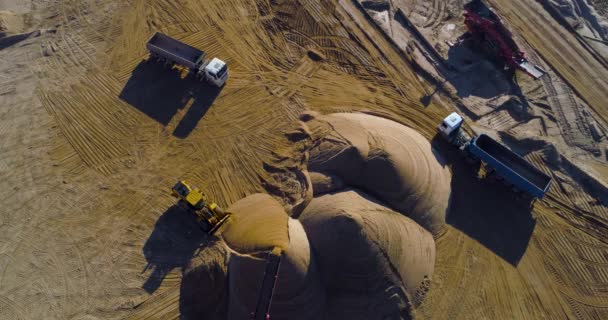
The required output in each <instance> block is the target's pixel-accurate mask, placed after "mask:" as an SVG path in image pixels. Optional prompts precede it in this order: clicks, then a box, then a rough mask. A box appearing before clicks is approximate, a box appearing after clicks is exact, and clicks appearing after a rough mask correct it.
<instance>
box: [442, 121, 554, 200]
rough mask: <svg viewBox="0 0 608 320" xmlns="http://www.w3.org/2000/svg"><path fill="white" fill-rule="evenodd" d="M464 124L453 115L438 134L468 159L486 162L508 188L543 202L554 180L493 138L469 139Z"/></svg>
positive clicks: (478, 137) (483, 136)
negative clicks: (513, 188) (510, 187)
mask: <svg viewBox="0 0 608 320" xmlns="http://www.w3.org/2000/svg"><path fill="white" fill-rule="evenodd" d="M463 122H464V120H463V118H462V117H461V116H460V115H459V114H458V113H456V112H453V113H452V114H450V115H449V116H447V117H446V118H445V119H444V120H443V122H442V123H441V124H440V125H439V127H437V131H438V132H439V135H441V136H442V137H443V138H444V139H446V140H447V141H448V142H450V143H451V144H453V145H454V146H456V147H458V148H459V149H460V150H461V151H462V152H464V153H465V154H466V155H467V156H468V157H471V158H473V159H477V160H480V161H483V162H484V163H485V165H486V168H488V167H489V168H490V169H491V170H493V171H494V173H495V174H497V175H498V176H499V177H501V178H502V179H503V180H504V181H505V182H506V183H507V184H510V185H512V186H513V187H515V188H516V189H517V190H519V191H521V192H523V193H524V194H526V195H528V196H529V197H530V198H531V199H540V198H542V197H543V196H544V195H545V193H546V192H547V190H548V189H549V185H550V184H551V177H549V176H548V175H546V174H545V173H544V172H542V171H541V170H539V169H538V168H536V167H535V166H533V165H532V164H531V163H529V162H528V161H526V160H525V159H524V158H522V157H521V156H519V155H518V154H516V153H515V152H513V151H511V150H510V149H509V148H507V147H505V146H503V145H502V144H500V143H498V142H497V141H496V140H494V139H492V138H491V137H490V136H487V135H485V134H481V135H478V136H475V137H471V136H469V135H468V134H467V133H466V132H465V131H464V130H463V129H462V124H463Z"/></svg>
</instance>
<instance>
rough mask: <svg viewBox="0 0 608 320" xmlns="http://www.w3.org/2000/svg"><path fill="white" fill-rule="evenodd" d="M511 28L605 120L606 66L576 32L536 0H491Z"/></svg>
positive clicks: (606, 98) (607, 98)
mask: <svg viewBox="0 0 608 320" xmlns="http://www.w3.org/2000/svg"><path fill="white" fill-rule="evenodd" d="M490 2H491V3H492V4H493V5H494V6H495V7H496V9H497V10H498V12H499V13H500V14H501V16H502V17H503V18H504V19H505V20H506V21H507V22H508V24H509V25H510V26H511V27H512V28H513V29H514V31H515V32H516V33H517V34H519V35H520V36H521V37H522V38H524V39H525V40H526V41H527V42H528V43H529V44H530V45H531V46H532V47H533V48H534V49H535V50H536V51H537V52H538V53H539V54H540V55H541V56H542V57H543V59H544V60H545V61H547V63H549V64H550V65H551V67H552V68H553V69H554V70H555V71H556V72H558V74H559V75H560V76H561V77H563V78H564V79H565V80H566V81H567V82H568V83H569V84H570V85H571V86H572V87H573V88H574V90H575V91H576V92H577V93H578V94H579V95H580V97H581V98H582V99H583V100H584V101H585V102H587V103H588V104H589V106H591V108H592V109H593V110H594V111H595V112H596V113H597V115H598V116H599V117H600V119H602V121H603V123H604V124H606V123H608V109H607V108H606V101H607V100H608V78H607V77H606V74H607V72H608V68H607V67H606V66H605V65H604V64H602V63H600V62H599V61H598V60H597V59H596V58H595V57H594V56H593V55H592V54H591V53H590V51H589V50H588V49H587V48H585V47H584V46H583V45H582V44H581V43H580V42H579V41H578V39H577V37H576V36H575V35H573V34H572V33H570V32H569V31H567V30H566V29H565V28H564V27H562V26H561V25H559V24H558V23H556V21H555V20H553V19H552V18H551V16H549V14H548V13H547V12H546V11H545V10H544V9H543V8H542V6H541V5H540V4H538V3H537V2H529V1H522V0H514V1H502V0H492V1H490Z"/></svg>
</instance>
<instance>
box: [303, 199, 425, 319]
mask: <svg viewBox="0 0 608 320" xmlns="http://www.w3.org/2000/svg"><path fill="white" fill-rule="evenodd" d="M300 221H301V222H302V225H303V226H304V230H305V231H306V234H307V236H308V239H309V241H310V243H311V247H312V248H313V252H314V253H315V257H316V258H317V260H318V264H319V271H320V273H321V274H322V279H323V287H324V288H325V290H326V294H327V315H328V318H329V319H385V317H390V319H395V318H397V316H401V317H404V318H409V315H410V313H411V311H412V310H411V309H412V306H413V305H417V304H419V303H420V302H421V300H422V298H423V296H424V293H425V292H426V290H427V288H428V283H429V279H430V276H431V274H432V272H433V266H434V263H435V242H434V241H433V237H432V236H431V234H430V233H429V232H427V231H426V230H425V229H424V228H422V227H421V226H419V225H418V224H416V223H415V222H414V221H412V220H411V219H409V218H407V217H404V216H403V215H401V214H399V213H397V212H394V211H392V210H391V209H389V208H387V207H385V206H383V205H381V204H378V203H377V201H376V200H374V199H373V198H371V197H370V196H368V195H365V194H363V193H361V192H358V191H354V190H348V191H344V192H338V193H335V194H326V195H323V196H320V197H318V198H315V199H313V200H312V202H311V203H310V205H309V206H308V207H307V208H306V209H305V210H304V212H303V213H302V215H301V216H300Z"/></svg>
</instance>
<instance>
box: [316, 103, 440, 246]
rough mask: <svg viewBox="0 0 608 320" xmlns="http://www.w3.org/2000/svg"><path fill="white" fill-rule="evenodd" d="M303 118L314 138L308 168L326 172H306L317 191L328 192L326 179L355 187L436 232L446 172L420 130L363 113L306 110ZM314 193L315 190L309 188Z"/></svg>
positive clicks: (438, 231)
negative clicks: (308, 111) (326, 176)
mask: <svg viewBox="0 0 608 320" xmlns="http://www.w3.org/2000/svg"><path fill="white" fill-rule="evenodd" d="M304 119H305V120H306V125H307V126H308V127H309V129H310V130H311V133H312V136H313V141H314V145H313V148H312V150H311V152H310V160H309V163H308V169H309V171H311V172H318V173H321V176H323V175H329V176H331V178H330V179H320V178H319V175H318V174H315V173H313V174H311V177H312V180H313V182H317V187H318V188H319V189H322V190H323V191H331V189H332V187H331V185H328V183H330V184H333V185H341V184H345V185H348V186H352V187H356V188H358V189H361V190H363V191H365V192H366V193H369V194H371V195H373V196H375V197H377V198H378V199H379V200H381V201H383V202H384V203H386V204H387V205H389V206H390V207H391V208H393V209H395V210H396V211H398V212H400V213H402V214H405V215H407V216H409V217H410V218H412V219H413V220H414V221H416V222H417V223H418V224H420V225H421V226H423V227H424V228H426V229H427V230H429V231H430V232H431V233H433V234H434V235H438V234H440V233H441V231H442V230H443V228H444V226H445V216H446V211H447V209H448V203H449V199H450V191H451V188H450V181H451V175H450V172H449V169H448V168H447V166H444V165H442V163H443V160H442V159H441V158H440V156H439V155H437V153H436V152H434V151H433V150H432V147H431V144H430V143H429V142H428V141H427V140H426V139H425V138H424V137H423V136H422V135H421V134H419V133H418V132H416V131H415V130H413V129H411V128H408V127H406V126H404V125H401V124H399V123H397V122H394V121H392V120H388V119H384V118H380V117H376V116H371V115H367V114H358V113H334V114H329V115H318V114H308V115H306V116H305V117H304ZM336 177H337V178H339V179H341V180H342V181H343V183H342V182H338V181H336V180H337V179H336ZM313 188H314V187H313ZM315 194H319V192H317V190H315Z"/></svg>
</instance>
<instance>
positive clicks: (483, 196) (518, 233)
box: [431, 136, 536, 266]
mask: <svg viewBox="0 0 608 320" xmlns="http://www.w3.org/2000/svg"><path fill="white" fill-rule="evenodd" d="M431 144H432V146H433V148H436V149H438V150H441V151H442V155H444V159H445V161H446V162H447V163H448V164H449V165H450V166H451V168H452V183H451V187H452V194H451V200H450V201H451V202H450V208H449V209H448V212H447V216H446V222H447V223H448V224H449V225H451V226H452V227H454V228H456V229H458V230H460V231H462V232H463V233H465V234H466V235H468V236H469V237H471V238H473V239H475V240H477V241H478V242H479V243H481V244H482V245H483V246H485V247H486V248H488V249H490V250H491V251H492V252H494V253H495V254H496V255H498V256H500V257H501V258H502V259H504V260H505V261H507V262H508V263H510V264H511V265H514V266H517V264H518V263H519V261H520V260H521V258H522V256H523V255H524V253H525V252H526V249H527V247H528V243H529V241H530V238H531V236H532V232H533V231H534V227H535V225H536V220H535V219H534V218H533V217H532V210H531V206H530V202H529V201H525V200H521V199H518V197H517V196H516V194H515V193H514V192H513V191H512V190H511V189H510V188H508V187H506V186H504V185H503V184H501V183H500V182H492V181H489V180H488V179H479V178H477V175H476V173H475V172H474V171H475V169H474V168H475V166H474V165H471V164H469V163H467V162H466V161H465V160H464V159H463V158H462V156H461V155H460V153H459V150H457V149H456V148H454V147H453V146H452V145H450V144H449V143H447V142H446V141H445V140H443V139H442V138H441V137H439V136H435V138H434V139H433V140H432V141H431Z"/></svg>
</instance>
